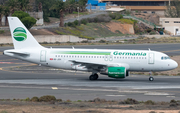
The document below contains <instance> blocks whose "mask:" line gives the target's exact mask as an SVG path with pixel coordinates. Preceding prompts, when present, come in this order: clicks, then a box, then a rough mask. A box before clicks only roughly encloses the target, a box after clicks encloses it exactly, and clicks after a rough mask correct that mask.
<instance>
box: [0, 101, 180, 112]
mask: <svg viewBox="0 0 180 113" xmlns="http://www.w3.org/2000/svg"><path fill="white" fill-rule="evenodd" d="M12 103H13V102H11V104H10V105H8V104H7V103H6V104H2V103H1V105H0V113H179V112H180V110H179V106H172V107H171V106H169V105H168V106H167V105H118V104H112V103H111V104H109V103H93V102H70V103H66V102H60V103H55V104H52V103H51V104H50V103H38V102H37V103H32V102H21V103H19V102H18V103H16V104H15V103H14V104H12Z"/></svg>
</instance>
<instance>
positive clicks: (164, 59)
mask: <svg viewBox="0 0 180 113" xmlns="http://www.w3.org/2000/svg"><path fill="white" fill-rule="evenodd" d="M8 22H9V26H10V31H11V36H12V40H13V45H14V49H10V50H5V51H4V52H3V54H4V55H7V56H10V57H14V58H17V59H21V60H25V61H28V62H32V63H36V64H39V65H44V66H50V67H54V68H61V69H67V70H75V71H85V72H92V74H91V75H90V76H89V79H90V80H97V79H98V77H99V76H98V74H99V73H100V74H103V75H107V76H108V77H111V78H126V77H128V76H129V72H130V71H140V72H156V71H167V70H172V69H175V68H176V67H177V66H178V64H177V62H176V61H174V60H172V59H170V57H169V56H168V55H166V54H164V53H162V52H158V51H151V50H150V49H149V50H123V49H121V50H106V49H75V48H74V47H72V48H70V49H69V48H61V49H57V48H45V47H43V46H41V45H40V44H39V43H38V42H37V41H36V39H35V38H34V37H33V36H32V34H31V33H30V32H29V31H28V29H27V28H26V27H25V26H24V25H23V23H22V22H21V21H20V20H19V19H18V18H17V17H8ZM153 80H154V78H153V77H152V76H151V74H150V77H149V81H153Z"/></svg>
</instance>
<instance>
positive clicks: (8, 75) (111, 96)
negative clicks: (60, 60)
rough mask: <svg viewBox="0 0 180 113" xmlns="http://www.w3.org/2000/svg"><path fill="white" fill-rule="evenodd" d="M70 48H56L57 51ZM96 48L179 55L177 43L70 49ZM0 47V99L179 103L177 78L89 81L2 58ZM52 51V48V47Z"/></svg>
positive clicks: (105, 77) (179, 94) (83, 77)
mask: <svg viewBox="0 0 180 113" xmlns="http://www.w3.org/2000/svg"><path fill="white" fill-rule="evenodd" d="M63 47H65V48H70V46H59V48H63ZM74 47H75V48H96V49H131V50H135V49H139V50H147V49H148V48H150V49H151V50H156V51H162V52H164V53H166V54H168V55H171V56H174V55H180V49H179V48H180V44H143V45H103V46H96V45H93V46H74ZM12 48H13V47H0V99H13V98H27V97H30V98H31V97H33V96H38V97H40V96H43V95H54V96H56V98H61V99H63V100H67V99H70V100H73V101H74V100H90V99H91V100H92V99H94V98H96V97H99V98H104V99H107V100H117V99H121V100H123V99H126V98H134V99H136V100H139V101H142V100H143V101H145V100H153V101H170V100H172V99H175V100H180V82H179V81H180V77H172V76H154V78H155V80H154V81H153V82H150V81H149V80H148V78H149V77H148V76H145V75H130V77H127V78H125V79H113V78H108V77H107V76H104V75H100V77H99V79H98V80H96V81H90V80H89V79H88V78H89V75H90V73H80V72H77V73H75V72H73V71H64V70H57V69H52V68H47V67H42V66H41V67H39V66H38V65H35V64H32V63H27V62H25V61H21V60H18V59H14V58H11V57H8V56H4V55H2V52H3V50H6V49H12ZM54 48H56V47H54Z"/></svg>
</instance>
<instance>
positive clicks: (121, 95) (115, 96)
mask: <svg viewBox="0 0 180 113" xmlns="http://www.w3.org/2000/svg"><path fill="white" fill-rule="evenodd" d="M106 96H109V97H124V96H126V95H106Z"/></svg>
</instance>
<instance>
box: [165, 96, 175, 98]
mask: <svg viewBox="0 0 180 113" xmlns="http://www.w3.org/2000/svg"><path fill="white" fill-rule="evenodd" d="M166 97H169V98H176V97H175V96H166Z"/></svg>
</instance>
